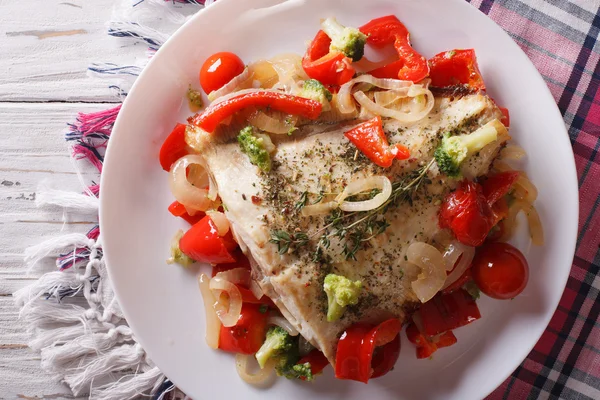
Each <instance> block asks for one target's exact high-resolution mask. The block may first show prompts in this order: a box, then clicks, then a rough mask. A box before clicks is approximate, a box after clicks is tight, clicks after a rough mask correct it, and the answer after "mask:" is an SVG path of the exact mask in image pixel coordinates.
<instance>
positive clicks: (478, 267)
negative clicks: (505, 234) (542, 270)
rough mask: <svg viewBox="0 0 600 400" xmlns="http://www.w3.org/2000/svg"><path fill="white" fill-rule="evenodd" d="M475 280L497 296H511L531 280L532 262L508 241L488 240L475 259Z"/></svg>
mask: <svg viewBox="0 0 600 400" xmlns="http://www.w3.org/2000/svg"><path fill="white" fill-rule="evenodd" d="M473 279H474V280H475V283H476V284H477V286H478V287H479V289H481V291H482V292H483V293H484V294H486V295H488V296H490V297H493V298H495V299H501V300H506V299H512V298H514V297H515V296H517V295H519V294H520V293H521V292H522V291H523V290H524V289H525V286H527V281H528V280H529V265H528V264H527V260H526V259H525V257H524V256H523V253H521V252H520V251H519V250H518V249H516V248H515V247H514V246H511V245H510V244H508V243H498V242H496V243H486V244H485V245H483V246H482V247H481V248H480V249H478V250H477V254H476V255H475V258H474V259H473Z"/></svg>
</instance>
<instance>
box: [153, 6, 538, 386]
mask: <svg viewBox="0 0 600 400" xmlns="http://www.w3.org/2000/svg"><path fill="white" fill-rule="evenodd" d="M321 27H322V29H321V30H320V31H318V32H317V33H316V35H315V37H314V39H313V40H312V41H311V42H310V44H309V46H308V49H307V50H306V53H305V54H304V55H303V56H301V55H297V54H283V55H279V56H276V57H273V58H271V59H268V60H258V61H255V62H253V63H251V64H248V65H245V64H244V62H243V61H242V60H241V59H240V58H239V57H238V56H237V55H235V54H233V53H230V52H220V53H216V54H214V55H212V56H211V57H209V58H208V59H207V60H206V61H205V63H204V64H203V65H202V67H201V69H200V75H199V81H200V84H201V86H202V89H203V90H204V92H205V93H206V94H207V95H208V99H209V101H210V104H208V105H207V106H206V107H205V108H203V109H202V110H201V111H200V112H198V113H197V114H196V115H194V116H192V117H190V118H189V119H188V124H187V125H183V124H177V125H176V126H175V128H174V130H173V132H172V133H171V134H170V135H169V136H168V137H167V139H166V140H165V142H164V144H163V146H162V148H161V151H160V164H161V166H162V167H163V169H164V170H165V171H168V172H169V181H170V188H171V191H172V193H173V196H174V197H175V201H174V202H173V204H171V205H170V206H169V211H170V212H171V213H172V214H173V215H174V216H176V217H181V218H183V219H184V220H185V221H187V222H188V223H189V224H190V225H191V227H190V228H189V229H188V230H187V231H186V232H183V231H180V232H178V233H177V234H176V235H175V237H174V239H173V243H172V254H171V258H170V259H169V261H170V262H176V263H179V264H182V265H184V266H187V265H189V264H191V263H193V262H196V261H198V262H202V263H207V264H211V265H212V274H211V275H212V276H211V277H209V276H208V275H207V274H206V273H202V274H200V277H199V285H200V291H201V294H202V297H203V300H204V305H205V311H206V325H207V332H206V341H207V344H208V345H209V346H211V347H212V348H215V349H221V350H224V351H228V352H232V353H236V357H235V358H236V362H235V363H236V367H237V370H238V372H239V374H240V376H242V378H243V379H244V380H246V381H247V382H250V383H253V384H260V383H262V382H264V381H266V380H267V379H269V377H270V376H271V375H272V372H273V371H276V373H277V374H278V375H280V376H285V377H287V378H290V379H301V380H305V381H310V380H313V379H314V378H315V376H316V375H318V374H320V373H321V371H323V369H324V368H326V367H327V366H328V365H332V367H333V368H334V371H335V376H336V377H337V378H339V379H350V380H356V381H360V382H365V383H367V382H368V381H369V380H370V379H373V378H377V377H380V376H383V375H385V374H387V373H388V372H389V371H390V370H391V369H392V368H393V366H394V364H395V363H396V361H397V359H398V355H399V353H400V346H401V330H402V327H403V326H404V325H406V337H407V339H408V341H409V342H410V343H412V345H409V346H413V345H414V348H415V352H416V356H417V358H428V357H431V356H432V355H433V354H434V353H435V352H436V351H437V350H438V349H441V348H443V347H448V346H451V345H453V344H454V343H456V342H457V338H456V336H455V335H454V333H453V331H454V330H455V329H457V328H460V327H462V326H464V325H468V324H470V323H472V322H474V321H477V320H478V319H480V318H481V317H482V316H481V314H480V312H479V309H478V307H477V303H476V300H477V299H478V298H479V296H480V292H483V293H484V294H485V295H487V296H490V297H493V298H496V299H510V298H513V297H515V296H517V295H519V294H520V293H521V292H522V291H523V290H524V288H525V286H526V284H527V280H528V277H529V267H528V265H527V261H526V259H525V257H524V256H523V255H522V254H521V252H520V251H519V250H518V249H516V248H515V247H513V246H512V245H510V244H508V243H506V241H507V240H508V239H509V238H510V237H511V236H512V233H513V231H514V228H515V220H516V216H517V214H518V213H519V212H520V211H523V212H524V213H525V214H526V216H527V221H528V225H529V232H530V236H531V239H532V242H533V243H534V244H536V245H541V244H542V243H543V232H542V228H541V224H540V221H539V217H538V216H537V212H536V210H535V208H534V206H533V203H534V201H535V200H536V197H537V192H536V189H535V186H534V185H533V184H532V183H531V182H530V181H529V180H528V178H527V176H526V175H525V173H524V172H522V171H516V170H514V169H513V168H512V167H511V166H510V164H509V163H510V161H511V160H515V159H519V158H521V157H523V156H524V155H525V153H524V151H523V150H522V149H521V148H520V147H518V146H516V145H514V144H511V137H510V135H509V124H510V122H509V114H508V110H507V109H505V108H502V107H500V106H499V105H497V104H496V103H495V102H494V101H493V100H492V99H491V98H490V97H489V96H487V94H486V90H485V83H484V80H483V78H482V76H481V74H480V72H479V68H478V66H477V60H476V57H475V51H474V50H472V49H454V50H449V51H445V52H443V53H440V54H438V55H436V56H434V57H433V58H431V59H429V60H427V59H426V58H425V57H423V56H422V55H421V54H419V53H418V51H417V50H416V49H414V48H413V47H412V45H411V43H410V35H409V32H408V30H407V29H406V27H405V26H404V25H403V24H402V23H401V22H400V21H399V20H398V19H397V18H396V17H395V16H386V17H382V18H377V19H374V20H372V21H369V22H368V23H366V24H365V25H363V26H362V27H360V28H352V27H346V26H343V25H341V24H340V23H339V22H338V21H336V19H335V18H327V19H325V20H324V21H323V22H322V24H321ZM365 46H373V47H375V48H383V47H385V46H393V47H394V49H395V50H396V53H397V57H395V59H393V60H388V61H386V62H382V63H375V62H372V61H369V60H367V59H366V58H365V57H364V49H365ZM189 93H192V94H193V96H194V102H195V103H196V104H197V103H198V98H199V97H198V95H197V93H196V92H195V91H193V90H190V91H189ZM250 363H254V364H255V365H256V364H258V365H256V367H255V368H251V367H249V364H250Z"/></svg>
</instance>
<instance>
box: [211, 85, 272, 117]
mask: <svg viewBox="0 0 600 400" xmlns="http://www.w3.org/2000/svg"><path fill="white" fill-rule="evenodd" d="M273 91H274V90H271V89H261V88H250V89H242V90H238V91H237V92H233V93H229V94H226V95H224V96H221V97H219V98H217V99H215V100H214V101H213V102H212V103H210V106H208V108H207V110H210V108H211V107H214V106H215V105H216V104H219V103H222V102H224V101H225V100H229V99H231V98H233V97H236V96H241V95H243V94H248V93H256V92H273ZM277 92H279V93H281V92H280V91H279V90H277ZM204 112H206V110H205V111H204Z"/></svg>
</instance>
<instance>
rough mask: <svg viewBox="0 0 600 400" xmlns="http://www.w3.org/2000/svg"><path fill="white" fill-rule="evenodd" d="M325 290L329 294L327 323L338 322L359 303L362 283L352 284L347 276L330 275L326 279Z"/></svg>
mask: <svg viewBox="0 0 600 400" xmlns="http://www.w3.org/2000/svg"><path fill="white" fill-rule="evenodd" d="M323 289H325V293H326V294H327V303H328V307H327V321H329V322H333V321H337V320H338V319H340V318H341V317H342V314H343V313H344V311H345V310H346V307H347V306H349V305H354V304H357V303H358V297H359V296H360V292H361V290H362V283H361V281H355V282H352V281H351V280H350V279H348V278H346V277H345V276H341V275H336V274H329V275H327V276H326V277H325V282H324V284H323Z"/></svg>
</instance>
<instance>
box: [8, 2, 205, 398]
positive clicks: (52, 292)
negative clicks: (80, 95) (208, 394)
mask: <svg viewBox="0 0 600 400" xmlns="http://www.w3.org/2000/svg"><path fill="white" fill-rule="evenodd" d="M204 3H205V2H204V1H194V0H188V1H184V0H170V1H164V0H124V1H123V0H121V1H119V2H118V3H117V5H116V6H115V10H114V13H113V18H112V20H111V21H109V22H108V23H107V30H108V34H109V35H111V36H114V37H115V38H116V39H115V40H120V41H122V42H123V45H127V44H130V45H133V44H136V43H143V44H145V45H146V46H145V47H146V51H145V53H144V54H142V55H141V57H137V58H135V59H133V58H132V60H131V61H130V63H129V64H128V65H120V64H115V63H112V62H103V63H94V64H92V65H90V67H89V69H88V75H90V77H91V78H94V79H97V78H103V79H106V82H107V86H108V87H110V88H113V89H114V90H115V95H116V96H118V98H119V99H120V100H122V99H123V98H124V97H125V96H126V95H127V92H128V91H129V89H130V87H131V84H132V83H133V81H134V80H135V78H136V77H137V76H138V75H139V73H140V72H141V70H142V68H143V67H144V65H145V64H146V63H147V61H148V59H149V58H150V57H151V56H152V55H153V54H154V53H155V52H156V50H158V48H159V47H160V46H161V45H162V44H163V43H164V42H165V40H166V39H167V38H168V37H169V35H170V34H172V33H173V32H174V31H175V30H176V29H177V28H178V27H179V26H181V25H182V24H183V23H184V22H185V21H186V20H187V19H189V18H190V17H191V16H192V15H193V14H194V13H195V12H197V11H198V10H199V9H200V8H202V7H203V6H205V5H206V6H207V5H209V3H212V1H211V0H207V1H206V4H204ZM137 48H139V46H137ZM133 50H135V49H133V48H132V53H134V51H133ZM120 107H121V106H120V104H119V105H118V106H117V107H114V108H112V109H109V110H105V111H100V112H97V113H92V114H79V115H78V116H77V118H76V121H75V122H74V123H71V124H68V126H69V130H68V132H67V133H66V135H65V138H66V140H67V141H68V142H69V143H71V149H72V155H73V158H74V159H75V160H78V161H77V162H74V165H75V166H76V168H77V169H79V168H78V167H81V164H82V163H89V164H91V166H92V168H95V169H97V171H98V174H100V173H101V172H102V163H103V161H104V150H105V149H106V145H107V143H108V141H109V139H110V133H111V130H112V127H113V124H114V121H115V119H116V117H117V114H118V112H119V110H120ZM78 172H79V171H78ZM79 179H80V181H81V182H82V183H83V189H82V191H83V193H73V192H66V191H61V190H57V189H54V188H52V187H51V182H50V183H48V182H44V183H42V184H41V185H40V187H39V189H38V191H37V197H36V204H37V206H39V207H47V206H51V207H54V208H55V209H56V208H57V206H58V210H60V212H61V213H76V214H78V215H88V216H89V217H90V218H91V219H90V220H97V217H98V206H99V201H98V196H99V193H100V187H99V186H98V185H97V184H95V183H94V182H85V180H84V178H83V175H81V174H79ZM49 258H54V259H56V266H57V270H56V271H52V272H47V273H45V274H43V275H41V276H40V277H39V279H38V280H37V281H35V282H34V283H33V284H31V285H30V286H27V287H25V288H23V289H21V290H19V291H17V292H16V293H14V298H15V301H16V302H17V304H18V305H19V307H20V308H21V313H20V318H21V319H22V321H23V322H24V323H25V324H26V326H27V327H28V331H29V334H30V341H29V346H30V347H31V349H32V350H34V351H36V352H39V353H40V355H41V365H42V368H43V369H44V370H46V371H49V372H50V373H52V374H53V375H54V376H55V377H56V379H57V380H59V381H61V382H64V383H65V384H66V385H68V386H69V388H70V389H71V391H72V392H73V395H74V396H86V395H87V396H89V398H91V399H97V400H100V399H111V400H112V399H119V400H122V399H134V398H138V397H143V398H154V399H160V400H163V399H167V398H169V399H174V398H178V399H179V398H180V399H183V398H184V397H185V395H184V394H183V393H181V392H178V391H177V390H176V389H175V387H174V386H173V384H172V383H171V382H170V381H169V380H168V379H167V378H166V377H165V376H164V374H162V373H161V371H160V370H159V369H158V368H157V367H156V366H155V365H154V364H153V363H152V360H150V359H149V358H148V357H147V355H146V352H145V351H144V349H143V348H142V347H141V346H140V345H139V344H138V343H137V342H136V340H135V336H134V335H133V332H132V331H131V329H130V328H129V326H128V324H127V321H126V320H125V317H124V316H123V313H122V312H121V308H120V307H119V304H118V302H117V299H116V297H115V295H114V292H113V289H112V284H111V282H110V280H109V278H108V275H107V271H106V265H105V263H104V260H103V257H102V237H101V234H100V230H99V228H98V226H95V227H93V228H92V229H91V230H89V231H88V232H87V233H70V234H66V235H62V236H57V237H55V238H51V239H50V240H47V241H44V242H43V243H40V244H38V245H36V246H33V247H31V248H28V249H26V250H25V262H26V264H27V266H28V268H29V269H30V271H39V270H40V267H39V266H40V264H42V262H43V261H47V260H48V259H49Z"/></svg>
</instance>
